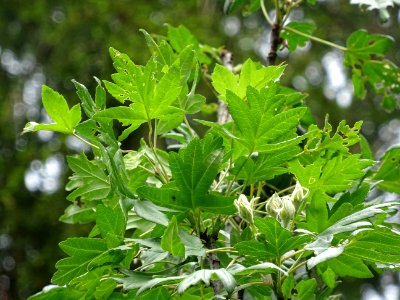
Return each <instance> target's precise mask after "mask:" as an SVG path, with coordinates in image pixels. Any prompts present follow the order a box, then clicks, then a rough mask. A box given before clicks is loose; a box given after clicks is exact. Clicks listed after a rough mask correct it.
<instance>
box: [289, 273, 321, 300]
mask: <svg viewBox="0 0 400 300" xmlns="http://www.w3.org/2000/svg"><path fill="white" fill-rule="evenodd" d="M316 288H317V280H316V279H315V278H312V279H307V280H304V279H303V280H301V281H300V282H299V283H298V284H297V285H296V291H297V295H296V296H295V297H293V299H294V300H314V299H315V289H316Z"/></svg>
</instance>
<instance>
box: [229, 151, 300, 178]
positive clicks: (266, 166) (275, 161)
mask: <svg viewBox="0 0 400 300" xmlns="http://www.w3.org/2000/svg"><path fill="white" fill-rule="evenodd" d="M299 152H300V148H299V147H296V146H289V147H286V148H283V149H282V150H280V151H279V152H276V153H273V154H259V155H256V156H255V157H243V156H242V157H240V158H239V159H238V160H236V162H235V166H234V167H233V168H232V169H231V170H230V172H231V173H232V174H233V175H236V178H237V179H238V180H245V183H246V185H250V184H254V183H256V182H259V181H263V180H270V179H272V178H274V177H275V176H277V175H281V174H284V173H287V172H288V170H287V168H286V167H285V164H286V162H287V161H289V160H291V159H292V158H293V157H294V156H295V155H297V154H299Z"/></svg>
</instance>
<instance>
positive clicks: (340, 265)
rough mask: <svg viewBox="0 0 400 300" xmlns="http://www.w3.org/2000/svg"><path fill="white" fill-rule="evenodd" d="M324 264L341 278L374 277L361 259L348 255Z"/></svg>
mask: <svg viewBox="0 0 400 300" xmlns="http://www.w3.org/2000/svg"><path fill="white" fill-rule="evenodd" d="M324 264H325V265H327V266H329V268H330V269H332V270H333V271H334V272H335V273H336V274H337V275H338V276H341V277H345V276H351V277H354V278H372V277H373V276H374V275H373V274H372V272H371V271H370V270H369V269H368V267H367V266H366V265H365V264H364V263H363V261H362V260H361V259H359V258H356V257H352V256H350V255H347V254H346V253H343V254H341V255H340V256H338V257H335V258H333V259H330V260H328V261H327V262H325V263H324Z"/></svg>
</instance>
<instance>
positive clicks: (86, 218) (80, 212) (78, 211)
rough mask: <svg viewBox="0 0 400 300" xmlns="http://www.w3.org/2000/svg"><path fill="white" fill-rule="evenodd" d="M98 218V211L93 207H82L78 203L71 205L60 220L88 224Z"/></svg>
mask: <svg viewBox="0 0 400 300" xmlns="http://www.w3.org/2000/svg"><path fill="white" fill-rule="evenodd" d="M95 219H96V213H95V210H94V208H93V207H80V206H78V205H76V204H71V205H69V206H68V207H67V208H66V209H65V211H64V214H63V215H62V216H61V217H60V221H61V222H64V223H68V224H86V223H89V222H92V221H94V220H95Z"/></svg>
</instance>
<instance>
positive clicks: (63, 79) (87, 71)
mask: <svg viewBox="0 0 400 300" xmlns="http://www.w3.org/2000/svg"><path fill="white" fill-rule="evenodd" d="M266 3H267V5H268V1H266ZM223 6H224V1H214V0H203V1H200V0H197V1H195V0H188V1H177V0H159V1H156V0H150V1H149V0H146V1H143V0H134V1H133V0H130V1H129V0H118V1H93V0H89V1H68V0H57V1H50V0H37V1H22V0H19V1H18V0H16V1H7V0H1V1H0V62H1V65H0V99H1V101H0V136H1V138H0V299H25V298H26V297H27V296H29V295H31V294H32V293H34V292H37V291H39V290H40V289H41V288H42V287H43V286H44V285H46V284H48V283H49V281H50V278H51V274H53V273H54V270H55V269H54V264H55V262H56V261H57V260H58V259H59V258H60V257H61V256H62V254H61V251H60V250H59V249H58V247H57V244H58V242H59V241H61V240H63V239H65V237H66V236H71V235H77V234H79V233H81V232H82V231H83V232H84V231H85V230H88V228H85V227H83V228H81V227H77V226H76V225H74V226H73V225H68V224H63V223H60V222H59V221H58V218H59V217H60V215H61V214H62V213H63V210H64V208H65V207H66V206H67V204H68V203H67V201H66V200H65V197H66V192H65V191H64V188H63V187H64V185H65V180H66V178H67V176H68V170H67V169H66V165H65V158H64V156H65V154H67V153H69V154H71V153H76V152H79V151H81V150H82V149H83V148H82V147H83V146H82V145H81V144H79V143H78V142H77V141H76V140H74V139H70V138H67V139H66V138H65V137H63V136H59V135H53V134H46V133H44V134H31V135H24V136H21V135H20V132H21V131H22V128H23V126H24V125H25V123H26V122H27V121H28V120H36V121H38V122H39V121H43V120H45V115H44V114H43V112H42V107H41V105H40V87H41V85H42V84H47V85H49V86H51V87H52V88H54V89H56V90H58V91H59V92H61V93H62V94H63V95H64V96H65V97H66V98H67V99H68V101H70V103H75V102H77V97H76V95H75V92H74V89H73V84H72V83H71V79H73V78H74V79H76V80H78V81H79V82H82V83H84V84H85V85H86V86H88V88H89V90H91V91H93V87H94V86H95V81H94V79H93V76H96V77H98V78H100V79H109V77H110V74H111V73H112V65H111V60H110V59H109V56H108V47H109V46H113V47H114V48H116V49H118V50H120V51H122V52H125V53H127V54H129V55H130V56H131V57H132V58H133V60H134V61H135V62H137V63H142V62H143V61H144V60H145V59H146V58H147V57H148V56H149V53H148V51H147V47H146V46H145V42H144V39H143V36H142V35H141V34H140V32H139V29H140V28H144V29H146V30H147V31H148V32H151V33H154V34H165V32H166V30H165V27H164V24H165V23H169V24H172V25H175V26H177V25H179V24H180V23H183V24H184V25H185V26H186V27H188V28H189V29H190V30H191V31H192V32H193V33H194V34H195V35H196V36H197V37H198V39H199V40H200V41H201V42H203V43H207V44H209V45H212V46H215V47H218V46H225V47H226V48H227V49H229V50H230V51H232V52H233V53H234V60H235V62H236V63H239V62H242V61H243V60H244V59H245V58H247V57H252V58H255V59H258V60H261V61H263V62H265V58H266V56H267V53H268V46H269V45H268V38H269V32H270V28H269V26H268V25H267V24H266V22H265V21H264V19H263V17H262V15H261V14H253V15H251V16H247V17H242V16H241V15H240V13H239V12H238V13H234V14H232V15H228V16H227V15H224V13H223ZM390 13H391V16H392V18H391V19H390V21H389V22H388V23H385V24H381V23H379V19H378V17H377V13H375V12H366V11H362V10H360V9H359V8H358V7H357V6H354V5H350V4H349V3H348V1H337V0H325V1H319V2H318V3H317V5H315V6H305V7H304V9H301V10H300V9H299V10H297V11H295V13H294V15H293V18H297V19H302V18H304V19H310V20H313V21H314V22H315V24H316V25H317V31H316V32H315V34H316V35H317V36H319V37H321V38H324V39H328V40H331V41H334V42H336V43H338V44H342V45H343V44H344V43H345V40H346V37H347V36H349V34H350V33H351V32H352V31H354V30H356V29H359V28H365V29H367V30H368V31H369V32H370V33H383V34H388V35H391V36H393V37H394V38H395V39H396V40H397V41H399V40H400V34H399V31H398V28H399V22H400V14H399V10H398V8H392V9H390ZM397 45H398V44H397ZM390 55H391V59H392V60H393V61H394V62H395V63H396V64H399V63H400V48H398V47H395V48H394V49H392V51H391V52H390ZM281 61H286V62H288V63H289V65H288V67H287V70H286V75H285V77H284V83H285V84H286V85H289V86H294V87H295V88H297V89H299V90H301V91H304V92H305V93H307V94H309V97H308V98H307V104H308V105H309V106H310V107H311V110H312V112H313V113H314V116H315V117H316V120H317V122H318V123H320V124H321V123H322V122H323V119H324V118H325V115H326V114H327V113H329V115H330V120H331V122H332V123H334V124H337V123H338V122H339V121H340V120H341V119H346V120H347V121H348V122H349V123H350V124H353V123H354V122H355V121H356V120H364V129H363V133H364V134H365V136H366V137H367V138H368V139H369V141H370V143H371V144H372V146H373V148H374V150H375V152H376V153H377V154H376V155H378V156H379V153H381V152H382V151H383V150H384V149H386V148H387V147H388V146H390V145H392V144H395V143H398V142H400V135H399V132H400V120H399V116H400V114H399V112H398V111H395V112H393V113H390V114H389V113H387V112H385V111H384V110H383V109H382V108H381V107H380V105H379V102H380V99H379V97H378V96H374V95H373V94H371V93H369V94H368V96H367V98H366V99H365V100H364V101H363V102H360V101H358V100H356V99H354V97H353V96H352V89H351V82H350V81H349V76H348V73H347V70H345V69H343V68H341V67H340V66H341V65H340V62H341V53H340V52H337V51H334V50H333V49H330V48H328V47H326V46H324V45H319V44H316V43H309V44H308V45H307V46H306V47H303V48H302V49H300V50H299V51H297V52H295V53H293V54H292V55H291V56H290V57H288V56H287V53H286V51H281V52H280V58H279V62H281ZM203 89H204V93H206V94H207V95H209V97H208V99H207V100H208V102H210V103H211V102H213V101H215V99H213V96H212V93H211V92H210V90H207V89H206V87H203ZM112 103H113V100H112V99H109V105H112ZM130 143H131V145H132V147H133V145H134V143H135V141H130ZM385 278H386V279H385ZM387 278H389V279H388V280H389V281H390V280H393V279H391V278H392V277H390V276H389V277H384V280H387ZM384 280H383V281H384ZM378 282H379V280H378V279H376V280H375V281H371V283H372V284H375V285H377V286H378V288H379V285H378ZM357 284H358V285H359V283H357ZM352 285H353V283H352V282H349V283H348V286H352ZM352 292H353V293H354V295H351V293H350V292H349V291H348V292H347V294H348V296H347V297H348V299H352V297H355V298H359V297H360V291H359V290H358V289H354V288H353V289H352Z"/></svg>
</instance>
